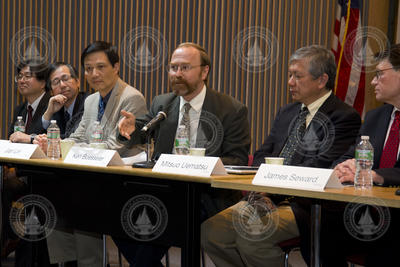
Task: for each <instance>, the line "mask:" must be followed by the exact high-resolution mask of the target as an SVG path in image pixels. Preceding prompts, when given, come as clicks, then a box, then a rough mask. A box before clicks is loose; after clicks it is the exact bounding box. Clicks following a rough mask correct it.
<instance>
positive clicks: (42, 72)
mask: <svg viewBox="0 0 400 267" xmlns="http://www.w3.org/2000/svg"><path fill="white" fill-rule="evenodd" d="M27 66H28V67H29V71H30V72H31V73H33V75H34V76H35V78H36V79H37V80H39V81H46V74H47V67H48V65H47V64H46V63H44V62H42V61H39V60H36V59H28V60H25V61H22V62H20V63H19V64H18V66H17V73H20V72H21V70H22V69H23V68H25V67H27ZM49 89H50V88H49V87H47V86H45V90H46V91H48V90H49Z"/></svg>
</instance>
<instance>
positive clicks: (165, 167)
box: [153, 154, 227, 177]
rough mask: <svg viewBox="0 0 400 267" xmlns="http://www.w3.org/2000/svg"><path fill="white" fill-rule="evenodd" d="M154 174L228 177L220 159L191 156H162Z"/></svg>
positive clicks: (154, 169)
mask: <svg viewBox="0 0 400 267" xmlns="http://www.w3.org/2000/svg"><path fill="white" fill-rule="evenodd" d="M153 172H162V173H173V174H186V175H192V176H201V177H210V176H211V175H227V172H226V170H225V168H224V164H222V161H221V159H220V158H218V157H199V156H189V155H174V154H161V156H160V158H159V159H158V161H157V163H156V165H155V166H154V167H153Z"/></svg>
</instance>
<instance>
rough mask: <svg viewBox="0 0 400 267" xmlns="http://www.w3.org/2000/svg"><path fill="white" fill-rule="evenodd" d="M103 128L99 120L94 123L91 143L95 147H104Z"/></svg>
mask: <svg viewBox="0 0 400 267" xmlns="http://www.w3.org/2000/svg"><path fill="white" fill-rule="evenodd" d="M102 143H103V128H102V127H101V125H100V122H99V121H95V122H94V123H93V128H92V132H91V134H90V139H89V144H90V147H93V148H103V147H102Z"/></svg>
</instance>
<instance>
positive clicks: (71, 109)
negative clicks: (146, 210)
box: [42, 62, 103, 267]
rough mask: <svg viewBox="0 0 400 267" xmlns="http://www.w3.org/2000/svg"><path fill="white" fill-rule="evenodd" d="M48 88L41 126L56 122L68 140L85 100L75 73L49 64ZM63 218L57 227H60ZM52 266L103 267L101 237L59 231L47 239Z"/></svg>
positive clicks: (61, 64) (60, 64)
mask: <svg viewBox="0 0 400 267" xmlns="http://www.w3.org/2000/svg"><path fill="white" fill-rule="evenodd" d="M47 84H48V86H49V88H51V90H52V92H53V96H52V97H51V98H50V100H49V105H48V107H47V110H46V111H45V112H44V114H43V116H42V125H43V128H44V129H47V128H48V127H49V125H50V120H57V125H58V126H59V127H60V134H61V138H62V139H64V138H68V137H69V136H70V134H71V133H73V132H74V131H75V129H76V128H77V127H78V125H79V122H80V121H81V118H82V115H83V111H84V103H85V98H86V96H87V94H86V93H84V92H79V85H80V82H79V77H78V72H77V71H76V69H75V68H74V67H73V66H72V65H70V64H68V63H64V62H56V63H52V64H50V65H49V67H48V74H47ZM60 221H61V222H62V217H60V216H58V224H59V225H61V226H62V224H63V223H60ZM47 246H48V252H49V259H50V263H51V264H54V265H55V264H56V263H57V265H58V264H61V263H63V264H64V266H66V267H69V266H100V265H102V252H103V247H102V246H103V242H102V239H101V236H100V235H97V234H94V233H87V232H84V231H78V230H75V229H70V228H64V227H62V228H61V227H60V228H57V229H54V230H53V231H52V233H51V234H50V235H49V236H48V237H47Z"/></svg>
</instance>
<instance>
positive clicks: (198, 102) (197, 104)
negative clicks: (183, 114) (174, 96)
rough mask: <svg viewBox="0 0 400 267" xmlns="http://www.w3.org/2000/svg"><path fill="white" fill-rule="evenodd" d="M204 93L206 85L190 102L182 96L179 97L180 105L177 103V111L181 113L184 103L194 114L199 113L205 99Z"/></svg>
mask: <svg viewBox="0 0 400 267" xmlns="http://www.w3.org/2000/svg"><path fill="white" fill-rule="evenodd" d="M206 91H207V87H206V85H204V86H203V89H201V92H200V93H199V94H198V95H197V96H195V97H194V98H193V99H192V100H190V102H188V101H186V100H185V99H184V98H183V97H182V96H181V97H180V103H179V110H181V111H182V109H183V106H184V105H185V104H186V103H189V104H190V106H191V107H192V109H193V110H194V111H196V112H200V111H201V108H202V107H203V103H204V99H205V98H206Z"/></svg>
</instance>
